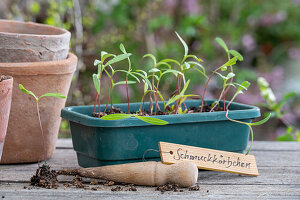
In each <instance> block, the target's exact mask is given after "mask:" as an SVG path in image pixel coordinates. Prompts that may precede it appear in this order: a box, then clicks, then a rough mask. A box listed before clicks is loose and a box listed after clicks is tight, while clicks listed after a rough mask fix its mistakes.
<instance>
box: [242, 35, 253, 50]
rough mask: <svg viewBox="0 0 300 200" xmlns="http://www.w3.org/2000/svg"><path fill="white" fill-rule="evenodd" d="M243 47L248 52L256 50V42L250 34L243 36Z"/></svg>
mask: <svg viewBox="0 0 300 200" xmlns="http://www.w3.org/2000/svg"><path fill="white" fill-rule="evenodd" d="M242 45H243V47H244V48H245V50H246V51H248V52H249V51H252V50H254V49H255V48H256V42H255V40H254V38H253V37H252V36H251V35H250V34H246V35H243V38H242Z"/></svg>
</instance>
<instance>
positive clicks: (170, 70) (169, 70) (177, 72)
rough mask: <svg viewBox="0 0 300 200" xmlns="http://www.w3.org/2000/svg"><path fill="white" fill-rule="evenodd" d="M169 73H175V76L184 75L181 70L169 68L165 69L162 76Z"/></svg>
mask: <svg viewBox="0 0 300 200" xmlns="http://www.w3.org/2000/svg"><path fill="white" fill-rule="evenodd" d="M168 73H173V74H174V75H175V76H177V75H178V74H180V75H182V76H183V73H181V72H180V71H177V70H174V69H168V70H166V71H164V72H163V73H162V74H161V76H163V75H165V74H168Z"/></svg>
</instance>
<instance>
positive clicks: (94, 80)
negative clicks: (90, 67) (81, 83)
mask: <svg viewBox="0 0 300 200" xmlns="http://www.w3.org/2000/svg"><path fill="white" fill-rule="evenodd" d="M93 82H94V86H95V89H96V91H97V93H98V94H100V80H99V77H98V75H97V74H93Z"/></svg>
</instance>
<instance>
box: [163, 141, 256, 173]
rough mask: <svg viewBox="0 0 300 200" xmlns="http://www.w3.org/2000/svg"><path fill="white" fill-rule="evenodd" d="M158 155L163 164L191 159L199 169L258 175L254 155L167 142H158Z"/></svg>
mask: <svg viewBox="0 0 300 200" xmlns="http://www.w3.org/2000/svg"><path fill="white" fill-rule="evenodd" d="M158 145H159V150H160V157H161V160H162V162H163V163H165V164H174V163H178V162H182V161H192V162H194V163H195V164H196V165H197V167H198V168H199V169H207V170H214V171H221V172H229V173H236V174H243V175H250V176H258V171H257V166H256V161H255V157H254V156H253V155H245V154H241V153H232V152H228V151H218V150H213V149H206V148H199V147H192V146H186V145H180V144H173V143H167V142H159V143H158Z"/></svg>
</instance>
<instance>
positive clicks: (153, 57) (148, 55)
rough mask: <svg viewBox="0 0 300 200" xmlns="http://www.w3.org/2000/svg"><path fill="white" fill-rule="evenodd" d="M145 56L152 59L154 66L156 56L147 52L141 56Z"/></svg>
mask: <svg viewBox="0 0 300 200" xmlns="http://www.w3.org/2000/svg"><path fill="white" fill-rule="evenodd" d="M146 57H149V58H151V59H152V60H153V66H156V63H157V62H156V58H155V56H154V55H152V54H150V53H148V54H146V55H144V56H143V58H146Z"/></svg>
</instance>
